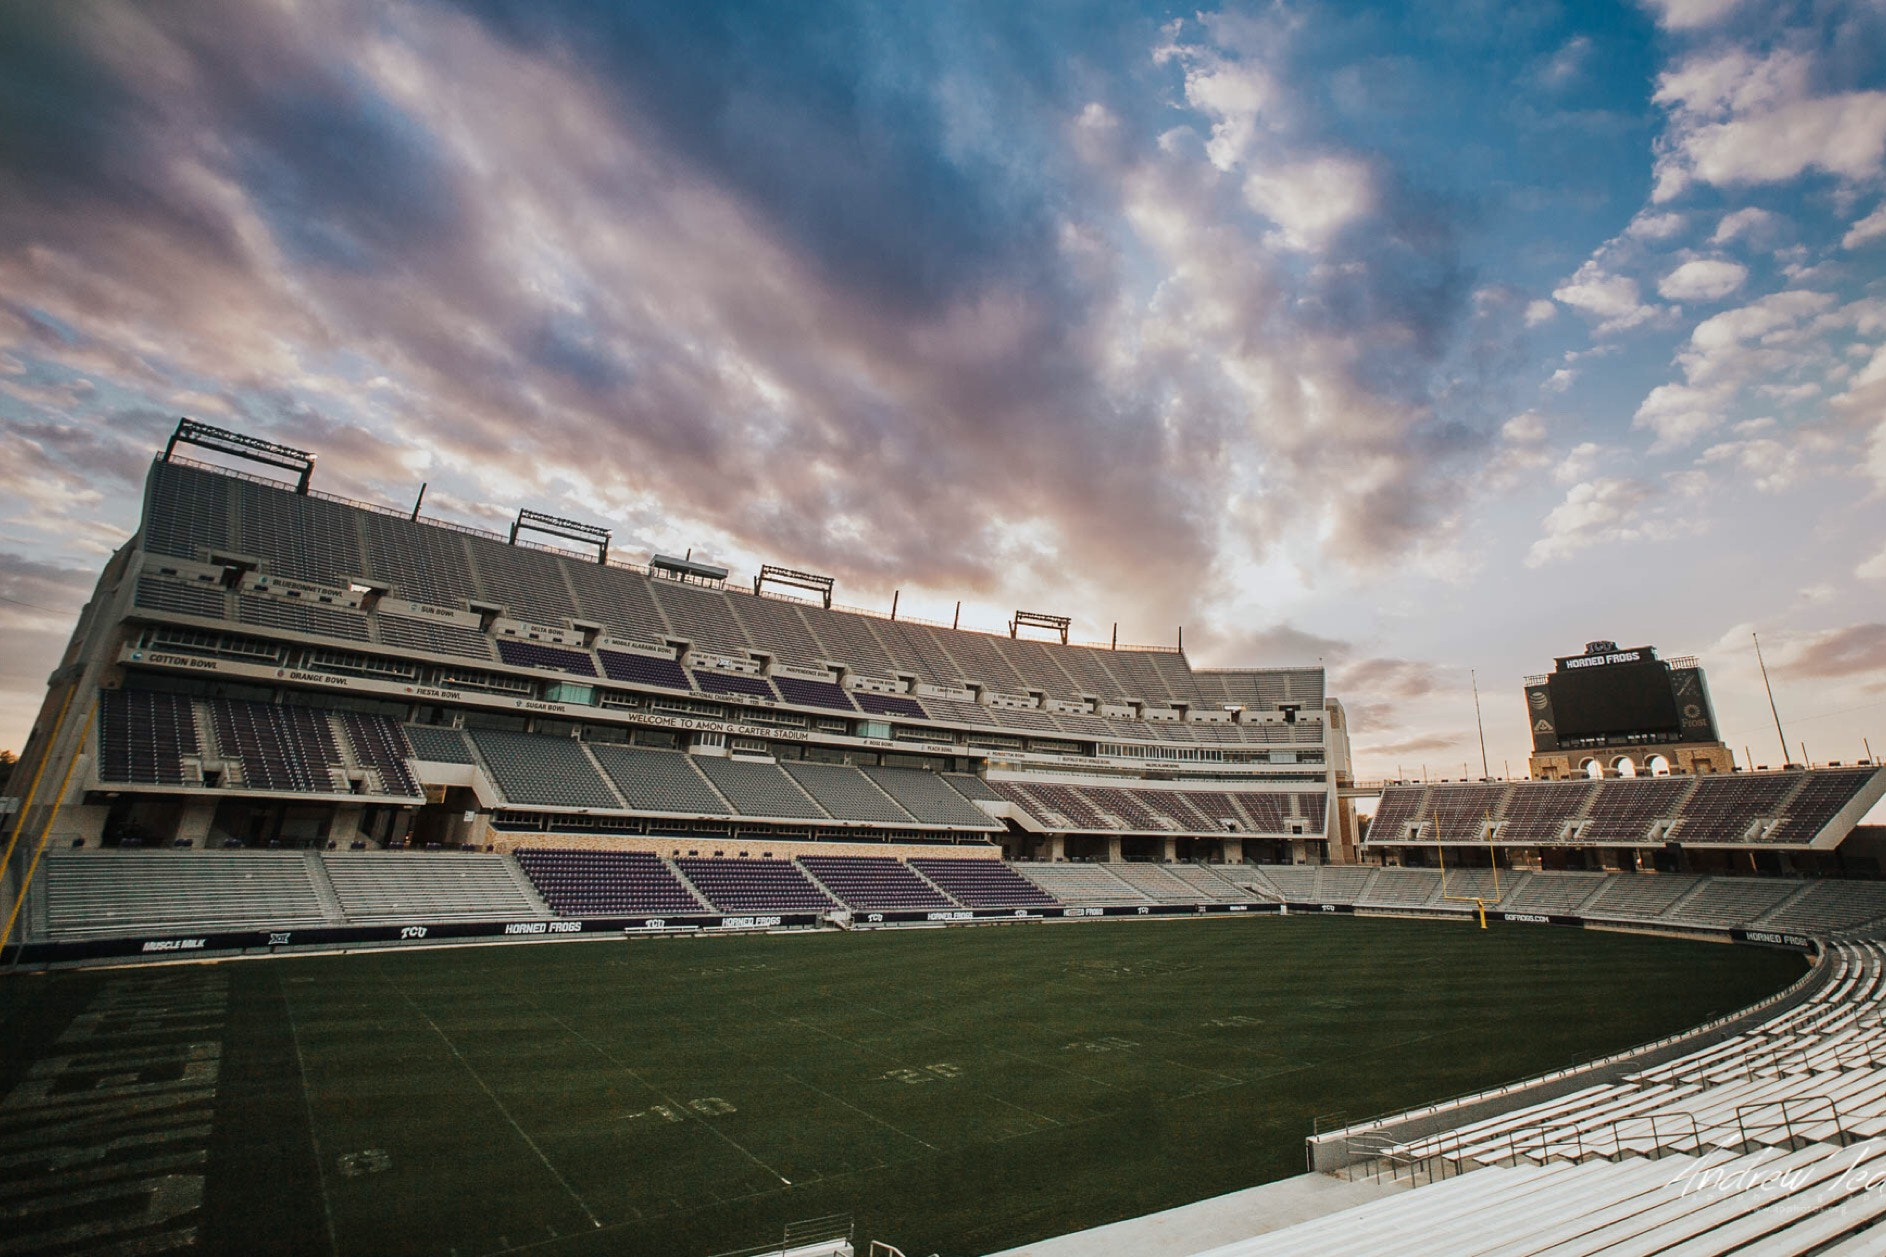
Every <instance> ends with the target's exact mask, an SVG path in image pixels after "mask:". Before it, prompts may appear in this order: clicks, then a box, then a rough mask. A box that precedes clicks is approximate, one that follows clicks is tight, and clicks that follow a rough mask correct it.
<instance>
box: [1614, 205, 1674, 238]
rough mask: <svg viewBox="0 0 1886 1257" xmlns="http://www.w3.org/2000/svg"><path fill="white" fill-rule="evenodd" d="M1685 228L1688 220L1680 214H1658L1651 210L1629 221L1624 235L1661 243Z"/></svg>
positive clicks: (1643, 211)
mask: <svg viewBox="0 0 1886 1257" xmlns="http://www.w3.org/2000/svg"><path fill="white" fill-rule="evenodd" d="M1687 226H1689V219H1688V218H1686V217H1685V216H1683V215H1682V214H1674V213H1668V212H1665V213H1661V214H1659V213H1655V212H1653V211H1651V210H1641V211H1639V212H1638V214H1637V216H1636V217H1635V218H1633V219H1631V221H1630V225H1629V226H1627V227H1626V228H1625V229H1624V234H1625V235H1627V236H1631V237H1633V238H1634V239H1638V240H1650V241H1662V240H1669V239H1671V238H1673V237H1675V236H1677V235H1679V234H1681V232H1682V231H1683V229H1684V228H1685V227H1687Z"/></svg>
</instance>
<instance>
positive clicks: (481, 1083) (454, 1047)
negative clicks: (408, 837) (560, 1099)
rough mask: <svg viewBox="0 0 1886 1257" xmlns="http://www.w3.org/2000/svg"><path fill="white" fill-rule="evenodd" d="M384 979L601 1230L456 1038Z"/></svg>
mask: <svg viewBox="0 0 1886 1257" xmlns="http://www.w3.org/2000/svg"><path fill="white" fill-rule="evenodd" d="M380 976H381V978H382V979H383V980H384V981H385V982H386V984H387V985H388V986H390V987H392V988H393V989H394V990H395V991H398V992H399V997H400V998H401V999H403V1000H405V1001H406V1005H407V1007H409V1008H411V1009H412V1010H413V1011H414V1012H415V1013H418V1014H419V1016H420V1018H421V1019H423V1020H424V1021H425V1023H426V1024H427V1025H428V1026H431V1027H432V1033H434V1034H436V1035H438V1036H439V1039H440V1041H441V1042H443V1043H444V1044H445V1046H446V1047H447V1048H450V1049H451V1052H452V1055H453V1056H455V1057H457V1058H458V1063H459V1064H460V1065H463V1066H464V1067H465V1072H466V1073H468V1074H470V1075H471V1077H472V1081H473V1082H475V1083H477V1084H478V1089H479V1090H480V1091H482V1092H484V1093H485V1095H487V1096H489V1097H490V1099H491V1103H492V1104H494V1105H496V1106H497V1110H498V1112H499V1113H501V1114H503V1115H504V1120H505V1121H507V1122H509V1123H510V1124H511V1129H512V1130H514V1131H516V1132H517V1137H518V1138H519V1139H522V1140H523V1141H524V1144H525V1146H526V1147H528V1148H529V1149H530V1150H531V1152H533V1153H534V1154H536V1157H537V1159H538V1160H539V1161H541V1162H543V1167H544V1169H546V1170H548V1171H550V1177H551V1178H554V1179H556V1180H557V1183H558V1185H560V1186H561V1187H562V1188H563V1190H564V1191H566V1192H568V1193H569V1194H570V1199H571V1200H574V1201H575V1202H576V1207H577V1208H578V1209H581V1210H582V1211H583V1216H584V1217H586V1218H588V1219H589V1224H590V1225H591V1226H595V1227H600V1226H601V1225H602V1219H601V1218H598V1217H597V1216H596V1214H595V1211H594V1210H592V1209H591V1208H590V1207H589V1203H588V1202H587V1201H585V1200H584V1199H583V1198H582V1197H581V1196H579V1195H577V1194H576V1189H575V1188H574V1187H572V1186H570V1180H568V1179H566V1178H564V1177H563V1175H562V1174H560V1173H558V1172H557V1167H556V1166H554V1165H552V1164H550V1158H549V1157H547V1156H545V1155H544V1150H543V1149H542V1148H539V1147H538V1146H537V1141H536V1140H535V1139H532V1138H531V1137H530V1136H529V1135H528V1134H526V1133H525V1132H524V1128H523V1127H522V1126H519V1125H518V1124H517V1119H516V1118H515V1117H512V1116H511V1110H510V1109H508V1108H506V1107H505V1106H504V1101H502V1100H500V1099H498V1093H497V1092H495V1091H493V1090H492V1089H491V1087H490V1084H488V1083H486V1082H485V1080H484V1078H483V1077H482V1076H480V1074H479V1073H478V1071H477V1070H475V1069H473V1068H472V1063H471V1062H470V1061H468V1060H466V1059H465V1054H464V1053H463V1052H461V1051H459V1050H458V1044H456V1043H454V1042H452V1037H451V1036H450V1035H448V1034H446V1033H445V1031H444V1030H442V1029H440V1028H439V1023H438V1022H436V1021H434V1020H433V1019H432V1017H431V1015H430V1014H429V1013H427V1012H426V1010H425V1009H423V1008H421V1007H419V1005H418V1004H417V1003H415V1002H414V1001H413V997H412V996H410V995H408V994H407V993H406V992H405V991H403V990H401V989H400V987H399V986H398V984H397V983H395V982H394V981H393V979H391V978H389V977H386V974H385V972H384V971H382V973H381V975H380Z"/></svg>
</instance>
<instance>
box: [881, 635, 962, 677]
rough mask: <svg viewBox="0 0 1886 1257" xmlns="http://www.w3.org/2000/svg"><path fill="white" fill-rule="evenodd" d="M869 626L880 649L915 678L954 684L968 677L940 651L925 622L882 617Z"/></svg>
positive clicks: (953, 661)
mask: <svg viewBox="0 0 1886 1257" xmlns="http://www.w3.org/2000/svg"><path fill="white" fill-rule="evenodd" d="M871 628H872V630H873V631H874V632H876V633H877V635H878V639H879V640H880V641H882V642H883V643H884V649H886V650H887V651H889V652H890V653H891V657H892V658H893V659H895V660H897V662H898V664H899V665H900V667H899V671H902V672H913V673H915V674H916V676H917V679H918V680H919V681H927V682H928V683H929V684H931V685H947V686H958V685H961V684H962V683H963V682H964V681H965V680H968V679H969V678H968V677H967V676H966V675H965V674H964V672H963V670H962V669H961V668H959V667H957V666H956V661H955V660H953V659H951V658H950V657H949V655H948V654H947V653H946V652H945V651H944V650H943V648H942V646H941V645H940V643H938V641H937V633H936V630H935V629H933V628H931V627H930V626H929V625H927V624H907V623H905V622H904V621H902V620H886V621H883V622H880V623H876V624H873V625H871Z"/></svg>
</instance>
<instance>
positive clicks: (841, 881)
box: [799, 855, 959, 910]
mask: <svg viewBox="0 0 1886 1257" xmlns="http://www.w3.org/2000/svg"><path fill="white" fill-rule="evenodd" d="M799 864H800V867H802V868H804V869H805V871H806V872H808V873H810V874H811V875H812V876H813V877H815V878H817V879H818V882H819V884H820V885H821V886H823V887H825V889H826V890H827V891H828V892H830V893H831V894H833V895H836V896H837V897H838V899H839V901H840V902H842V903H843V904H844V905H845V906H846V907H847V908H862V909H866V910H884V909H891V910H896V909H917V908H927V909H944V908H955V907H958V906H959V905H958V904H957V903H956V902H955V901H954V900H953V899H950V898H949V897H948V896H947V895H944V894H943V893H942V892H941V891H939V890H937V888H936V887H934V886H932V885H931V884H930V883H928V882H926V881H924V880H923V879H922V878H921V877H918V876H917V875H916V874H915V873H914V872H912V871H911V870H910V869H909V868H908V867H907V866H906V865H905V864H904V862H903V861H901V860H898V859H895V858H893V857H890V856H869V855H802V856H800V857H799Z"/></svg>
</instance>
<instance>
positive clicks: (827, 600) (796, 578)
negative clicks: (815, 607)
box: [753, 563, 835, 611]
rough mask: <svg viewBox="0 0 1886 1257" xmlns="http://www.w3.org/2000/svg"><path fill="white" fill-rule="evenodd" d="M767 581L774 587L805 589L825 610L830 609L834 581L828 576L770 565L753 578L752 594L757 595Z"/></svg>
mask: <svg viewBox="0 0 1886 1257" xmlns="http://www.w3.org/2000/svg"><path fill="white" fill-rule="evenodd" d="M767 581H772V582H773V583H774V584H776V585H791V586H793V587H794V588H796V589H806V590H810V591H811V592H813V593H815V594H817V595H818V596H819V598H820V600H821V601H822V602H824V604H825V609H826V610H827V611H830V610H831V609H832V587H833V585H834V583H835V582H834V581H833V580H832V578H831V577H829V576H819V575H817V574H816V573H813V572H801V571H797V570H795V569H793V568H790V567H776V566H774V565H773V564H771V563H765V564H762V565H761V566H760V574H759V575H758V576H755V577H754V578H753V592H754V593H756V594H757V593H759V592H760V586H762V585H764V584H765V583H766V582H767Z"/></svg>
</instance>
